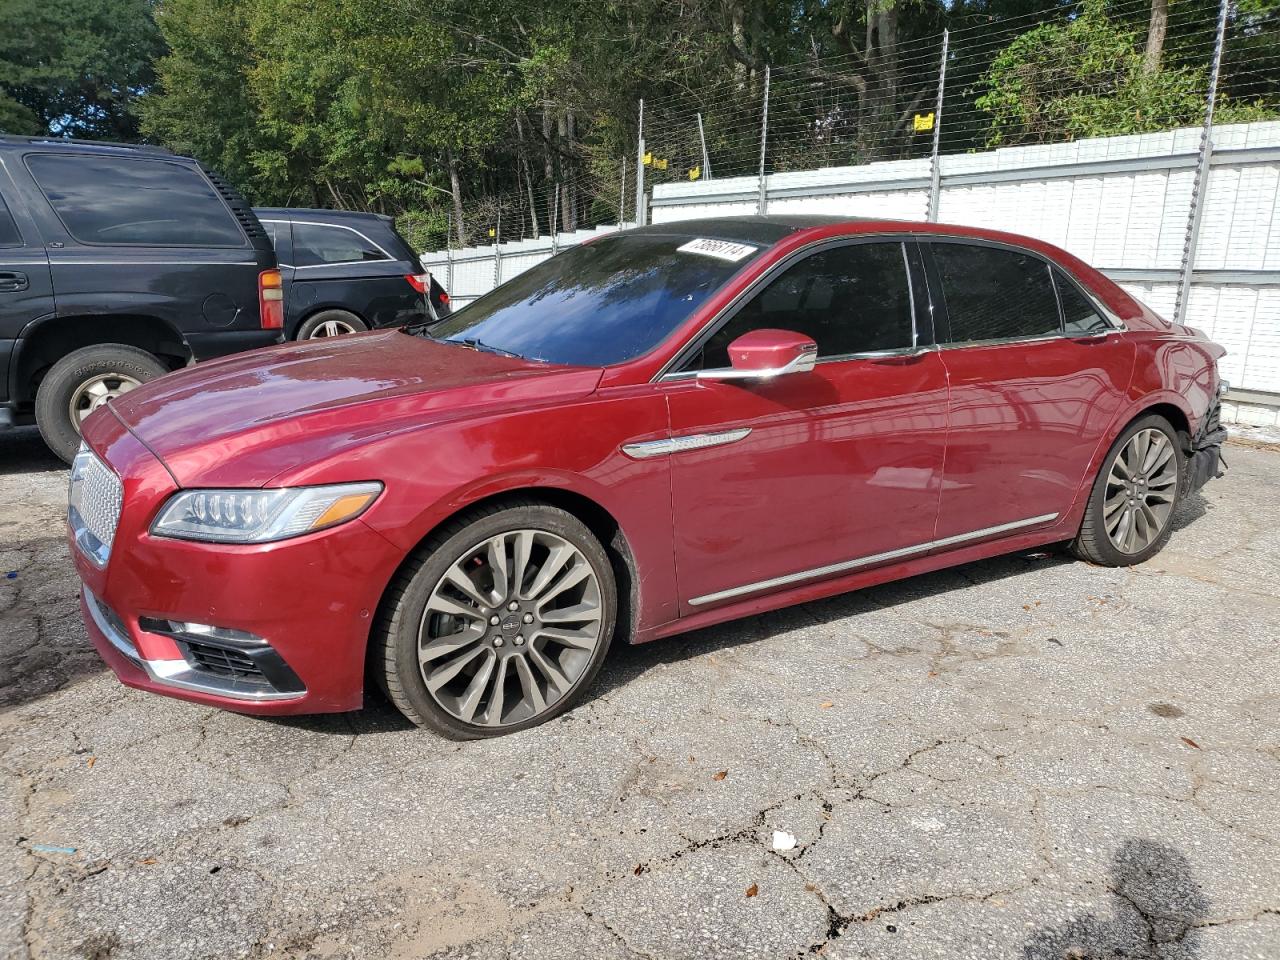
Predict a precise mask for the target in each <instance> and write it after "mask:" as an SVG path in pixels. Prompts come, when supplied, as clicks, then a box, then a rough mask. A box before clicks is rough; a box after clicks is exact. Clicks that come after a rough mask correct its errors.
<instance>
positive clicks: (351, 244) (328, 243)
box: [293, 220, 391, 267]
mask: <svg viewBox="0 0 1280 960" xmlns="http://www.w3.org/2000/svg"><path fill="white" fill-rule="evenodd" d="M389 259H391V258H390V257H388V256H387V255H386V254H385V253H383V252H382V251H381V250H379V249H378V248H377V247H376V246H374V244H373V242H372V241H371V240H369V239H367V238H366V237H364V236H362V235H361V234H359V233H356V232H355V231H354V230H347V229H346V228H345V227H330V226H326V225H324V224H321V223H301V222H299V221H296V220H295V221H294V223H293V265H294V266H295V267H315V266H319V265H320V264H322V263H360V262H362V261H365V260H389Z"/></svg>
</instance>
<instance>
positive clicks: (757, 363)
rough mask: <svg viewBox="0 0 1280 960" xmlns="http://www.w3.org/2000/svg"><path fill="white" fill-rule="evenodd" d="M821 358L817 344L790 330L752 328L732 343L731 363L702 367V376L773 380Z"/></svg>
mask: <svg viewBox="0 0 1280 960" xmlns="http://www.w3.org/2000/svg"><path fill="white" fill-rule="evenodd" d="M817 362H818V345H817V344H816V343H814V342H813V340H812V339H811V338H810V337H806V336H804V335H803V334H799V333H793V332H792V331H790V330H752V331H751V332H750V333H744V334H743V335H742V336H740V337H738V339H737V340H734V341H733V342H732V343H731V344H729V363H730V364H731V366H729V367H727V368H721V369H719V370H699V371H698V379H699V380H771V379H773V378H774V377H781V376H786V375H788V374H792V373H808V372H809V371H810V370H812V369H813V366H814V364H815V363H817Z"/></svg>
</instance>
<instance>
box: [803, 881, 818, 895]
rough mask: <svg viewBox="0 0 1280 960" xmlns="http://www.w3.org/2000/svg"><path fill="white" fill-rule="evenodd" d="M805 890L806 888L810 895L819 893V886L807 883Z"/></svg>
mask: <svg viewBox="0 0 1280 960" xmlns="http://www.w3.org/2000/svg"><path fill="white" fill-rule="evenodd" d="M804 888H805V890H807V891H808V892H809V893H817V892H818V885H817V884H816V883H806V884H805V885H804Z"/></svg>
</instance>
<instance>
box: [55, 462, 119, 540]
mask: <svg viewBox="0 0 1280 960" xmlns="http://www.w3.org/2000/svg"><path fill="white" fill-rule="evenodd" d="M67 500H68V504H69V511H68V519H69V521H70V523H71V529H72V532H73V533H74V534H75V537H76V542H77V543H79V544H80V546H81V548H82V549H84V551H85V553H87V554H88V555H89V556H90V557H92V558H93V559H94V560H95V561H96V562H97V563H98V564H100V565H101V564H103V563H105V562H106V558H107V555H108V554H109V553H110V552H111V542H112V541H113V540H114V539H115V536H116V524H117V523H119V522H120V508H121V506H122V505H123V503H124V489H123V487H122V486H121V484H120V478H119V477H117V476H116V475H115V474H114V473H112V472H111V468H110V467H108V466H107V465H106V464H105V463H103V462H102V461H101V460H99V459H98V458H97V457H96V456H94V455H93V453H92V451H90V450H89V449H88V448H87V447H81V448H80V452H79V453H77V454H76V458H75V460H74V461H73V462H72V464H71V487H70V490H69V491H68V496H67Z"/></svg>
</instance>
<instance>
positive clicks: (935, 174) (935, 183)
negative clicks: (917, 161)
mask: <svg viewBox="0 0 1280 960" xmlns="http://www.w3.org/2000/svg"><path fill="white" fill-rule="evenodd" d="M950 42H951V31H950V30H943V31H942V57H941V60H940V61H939V65H938V99H937V102H936V103H935V104H934V107H933V154H932V160H931V163H930V166H929V212H928V215H927V217H926V219H928V220H929V222H930V223H936V222H937V219H938V202H939V201H940V200H941V199H942V161H941V160H939V159H938V141H939V139H940V138H941V136H942V97H943V94H944V93H945V92H946V88H947V48H948V47H949V46H950Z"/></svg>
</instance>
